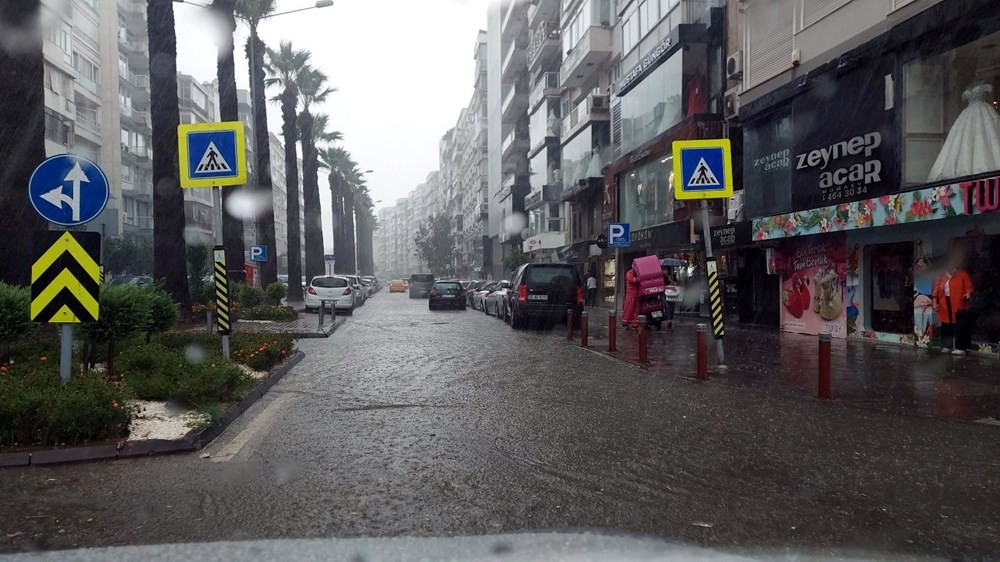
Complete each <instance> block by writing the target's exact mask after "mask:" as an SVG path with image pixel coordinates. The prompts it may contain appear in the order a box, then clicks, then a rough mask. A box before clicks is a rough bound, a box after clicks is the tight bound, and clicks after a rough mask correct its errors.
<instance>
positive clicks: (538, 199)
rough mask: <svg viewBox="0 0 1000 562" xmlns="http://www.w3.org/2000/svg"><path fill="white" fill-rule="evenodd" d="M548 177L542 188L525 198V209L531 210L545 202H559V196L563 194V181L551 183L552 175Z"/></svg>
mask: <svg viewBox="0 0 1000 562" xmlns="http://www.w3.org/2000/svg"><path fill="white" fill-rule="evenodd" d="M548 175H549V176H550V177H549V178H548V179H547V181H546V184H545V185H543V186H542V188H541V189H536V190H534V191H532V192H531V194H529V195H527V196H526V197H525V198H524V210H525V211H530V210H532V209H537V208H538V207H541V206H542V205H544V204H545V203H557V202H558V201H559V197H560V196H561V195H562V184H561V183H550V182H552V178H551V175H552V174H548Z"/></svg>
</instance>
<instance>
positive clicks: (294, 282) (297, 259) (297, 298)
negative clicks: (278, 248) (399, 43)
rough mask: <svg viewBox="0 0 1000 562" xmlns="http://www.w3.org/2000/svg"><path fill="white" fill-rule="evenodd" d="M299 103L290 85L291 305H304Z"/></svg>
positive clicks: (286, 128)
mask: <svg viewBox="0 0 1000 562" xmlns="http://www.w3.org/2000/svg"><path fill="white" fill-rule="evenodd" d="M298 100H299V92H298V89H297V88H296V87H295V84H288V85H287V86H286V87H285V91H284V92H282V93H281V117H282V121H283V122H282V127H281V131H282V134H283V135H284V137H285V191H286V194H287V197H286V198H285V199H286V200H287V201H288V203H287V209H288V213H287V223H288V296H287V297H286V298H287V300H288V302H302V281H301V279H302V233H301V231H300V228H299V225H300V224H301V223H302V219H301V216H300V213H299V160H298V155H297V152H296V146H295V145H296V143H298V118H297V117H296V115H295V105H296V104H297V103H298ZM310 280H311V279H310Z"/></svg>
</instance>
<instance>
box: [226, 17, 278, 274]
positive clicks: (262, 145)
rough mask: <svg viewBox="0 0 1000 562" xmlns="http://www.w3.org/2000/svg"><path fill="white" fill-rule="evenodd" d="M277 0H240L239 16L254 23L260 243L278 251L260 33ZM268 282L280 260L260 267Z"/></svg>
mask: <svg viewBox="0 0 1000 562" xmlns="http://www.w3.org/2000/svg"><path fill="white" fill-rule="evenodd" d="M274 8H275V0H236V16H237V17H239V18H240V19H242V20H244V21H246V22H247V24H248V25H249V26H250V38H249V39H247V48H246V55H247V60H248V61H249V63H250V91H251V92H252V95H251V98H252V99H251V104H252V105H253V134H254V151H253V153H254V156H255V159H256V162H255V163H254V169H255V170H256V176H257V181H256V184H257V189H258V190H260V192H261V193H262V194H264V195H265V196H266V197H265V199H266V200H267V205H266V206H265V207H264V209H263V210H262V212H261V213H260V214H259V215H258V216H257V236H258V240H257V242H258V243H259V244H263V245H265V246H268V247H269V248H271V249H272V251H273V252H275V253H277V246H276V245H275V236H274V194H273V193H272V187H271V143H270V140H269V138H268V133H267V106H266V99H265V92H264V53H265V52H266V50H267V47H266V46H265V45H264V42H263V41H261V40H260V37H258V36H257V27H258V26H259V25H260V22H261V20H263V19H264V18H266V17H267V16H268V15H270V14H272V13H274ZM260 278H261V282H262V283H263V284H264V285H270V284H271V283H274V282H276V281H277V280H278V260H277V259H270V260H267V261H266V262H264V263H263V265H262V266H261V268H260Z"/></svg>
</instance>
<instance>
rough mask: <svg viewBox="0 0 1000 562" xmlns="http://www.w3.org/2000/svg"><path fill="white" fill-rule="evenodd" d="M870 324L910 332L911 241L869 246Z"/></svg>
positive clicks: (889, 330)
mask: <svg viewBox="0 0 1000 562" xmlns="http://www.w3.org/2000/svg"><path fill="white" fill-rule="evenodd" d="M869 278H870V280H871V286H870V288H869V289H870V290H869V294H870V295H871V301H870V302H871V328H872V330H875V331H877V332H888V333H892V334H912V333H913V299H914V292H913V243H912V242H900V243H897V244H879V245H877V246H872V247H871V275H870V276H869Z"/></svg>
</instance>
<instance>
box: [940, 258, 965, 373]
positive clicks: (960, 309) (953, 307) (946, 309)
mask: <svg viewBox="0 0 1000 562" xmlns="http://www.w3.org/2000/svg"><path fill="white" fill-rule="evenodd" d="M952 263H953V265H951V266H950V267H949V268H948V270H947V271H945V272H944V274H942V275H941V276H940V277H938V279H937V281H935V282H934V290H933V291H932V292H931V298H932V299H933V300H934V307H935V308H936V309H937V313H938V320H940V321H941V346H942V347H941V351H942V352H944V353H948V352H949V351H951V352H952V353H953V354H955V355H964V354H965V350H966V349H969V348H970V347H972V325H971V324H972V323H971V322H970V321H969V319H970V316H969V301H970V300H971V299H972V291H973V287H972V278H971V277H969V273H968V272H967V271H965V270H964V269H960V268H959V267H958V266H957V264H955V263H954V261H953V262H952ZM949 343H951V344H952V345H953V346H954V348H955V349H954V351H952V350H951V349H949V348H948V344H949Z"/></svg>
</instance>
